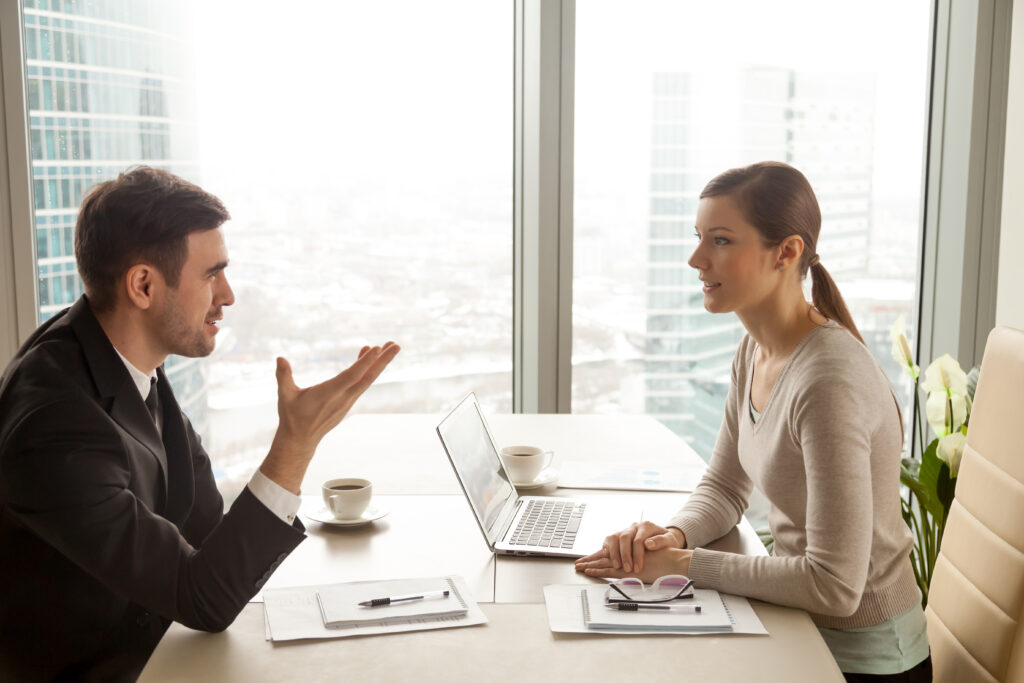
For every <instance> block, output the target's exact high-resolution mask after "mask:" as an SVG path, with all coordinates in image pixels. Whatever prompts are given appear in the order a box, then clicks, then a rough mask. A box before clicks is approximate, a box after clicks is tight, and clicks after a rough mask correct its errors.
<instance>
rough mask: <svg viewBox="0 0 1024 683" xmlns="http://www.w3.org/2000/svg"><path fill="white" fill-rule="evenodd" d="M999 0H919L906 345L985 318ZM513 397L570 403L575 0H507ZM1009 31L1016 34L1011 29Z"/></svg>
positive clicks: (18, 131)
mask: <svg viewBox="0 0 1024 683" xmlns="http://www.w3.org/2000/svg"><path fill="white" fill-rule="evenodd" d="M1011 10H1012V1H1011V0H993V1H991V2H979V3H954V2H953V1H952V0H935V3H934V5H933V20H932V28H933V41H932V82H931V88H930V94H929V106H928V111H927V113H923V115H926V116H927V117H928V134H927V135H928V138H927V144H926V164H925V167H926V169H925V173H924V177H923V178H922V183H923V185H924V193H923V200H922V202H923V205H922V216H923V218H922V220H923V223H924V227H923V232H922V234H923V237H922V242H921V245H920V257H921V263H922V267H921V280H920V283H919V291H920V312H919V321H918V322H919V325H918V327H917V329H918V330H919V332H918V335H917V337H918V340H917V343H918V357H919V358H920V359H923V360H924V361H925V362H927V361H928V360H930V359H931V358H933V357H934V356H936V355H938V354H941V353H945V352H949V353H951V354H952V355H953V356H954V357H957V358H958V359H959V360H960V362H961V364H962V365H965V366H967V367H969V366H972V365H975V364H977V363H980V361H981V355H982V352H983V350H984V341H985V338H986V336H987V334H988V332H989V330H991V329H992V327H994V325H995V312H996V294H997V291H996V288H997V284H998V263H999V232H1000V219H1001V208H1002V180H1003V155H1004V144H1005V135H1006V101H1007V89H1008V70H1009V56H1010V32H1011V27H1012V22H1011V21H1010V20H1009V19H1010V14H1011ZM514 14H515V16H514V21H515V39H514V50H515V56H514V64H515V77H514V83H515V86H514V87H515V96H514V107H515V116H514V132H513V145H514V148H515V149H514V155H513V156H514V163H513V169H512V171H513V175H514V181H513V202H514V207H513V252H514V253H513V290H514V292H513V308H514V310H513V407H514V408H513V409H514V411H515V412H528V413H533V412H559V413H568V412H571V410H572V406H571V393H572V391H571V383H572V354H571V352H572V248H573V116H574V70H575V55H574V45H575V0H515V4H514ZM23 27H24V19H23V11H22V3H21V2H20V0H19V2H15V3H0V162H2V163H0V323H2V325H3V328H2V331H0V364H3V365H6V363H7V362H8V361H9V360H10V358H11V357H12V356H13V355H14V353H15V352H16V350H17V348H18V346H19V345H20V344H21V343H22V342H23V341H24V340H25V339H26V338H27V337H28V336H29V335H30V334H31V333H32V331H33V330H34V329H35V328H36V326H37V325H38V319H39V315H38V311H37V304H36V301H37V286H38V285H37V282H38V276H37V272H36V253H35V239H34V232H33V209H32V207H33V196H32V183H31V179H32V169H31V154H30V140H29V125H28V123H29V117H28V107H27V91H26V82H27V79H26V76H25V72H26V67H25V49H26V46H25V44H24V37H23ZM1022 38H1024V37H1022Z"/></svg>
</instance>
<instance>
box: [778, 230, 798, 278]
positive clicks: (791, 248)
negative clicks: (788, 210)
mask: <svg viewBox="0 0 1024 683" xmlns="http://www.w3.org/2000/svg"><path fill="white" fill-rule="evenodd" d="M803 253H804V240H803V238H802V237H800V236H799V235H790V236H789V237H787V238H786V239H784V240H782V244H780V245H779V257H778V258H779V262H778V265H780V266H782V267H784V268H785V269H786V270H789V269H790V268H792V267H794V266H796V265H799V263H800V257H801V256H803Z"/></svg>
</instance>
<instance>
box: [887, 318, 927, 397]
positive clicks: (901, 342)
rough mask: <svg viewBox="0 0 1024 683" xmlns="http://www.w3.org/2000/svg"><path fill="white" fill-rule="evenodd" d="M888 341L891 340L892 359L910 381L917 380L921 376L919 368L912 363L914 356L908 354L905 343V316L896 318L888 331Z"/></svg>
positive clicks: (906, 342)
mask: <svg viewBox="0 0 1024 683" xmlns="http://www.w3.org/2000/svg"><path fill="white" fill-rule="evenodd" d="M889 339H891V340H892V357H893V358H895V359H896V362H897V363H899V364H900V367H901V368H903V372H904V374H906V376H907V377H909V378H910V379H912V380H915V381H916V380H917V378H918V377H919V376H920V375H921V368H919V367H918V366H917V364H915V363H914V356H913V355H911V353H910V342H908V341H907V320H906V317H905V316H902V315H901V316H900V317H898V318H896V322H894V323H893V324H892V327H891V328H890V329H889Z"/></svg>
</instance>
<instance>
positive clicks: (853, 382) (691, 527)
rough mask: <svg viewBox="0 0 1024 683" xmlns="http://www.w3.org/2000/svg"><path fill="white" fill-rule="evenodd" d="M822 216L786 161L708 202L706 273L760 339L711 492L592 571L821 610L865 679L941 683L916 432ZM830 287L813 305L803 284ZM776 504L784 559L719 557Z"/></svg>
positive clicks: (622, 540)
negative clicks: (847, 292) (923, 581)
mask: <svg viewBox="0 0 1024 683" xmlns="http://www.w3.org/2000/svg"><path fill="white" fill-rule="evenodd" d="M820 228H821V212H820V210H819V208H818V203H817V199H816V198H815V196H814V191H813V190H812V189H811V186H810V184H809V183H808V182H807V179H806V178H804V176H803V175H802V174H801V173H800V172H799V171H797V170H796V169H794V168H792V167H791V166H788V165H786V164H782V163H776V162H763V163H759V164H754V165H752V166H747V167H745V168H738V169H732V170H730V171H726V172H725V173H722V174H721V175H719V176H718V177H716V178H715V179H713V180H712V181H711V182H710V183H708V185H707V187H705V188H704V191H703V192H702V193H701V199H700V204H699V206H698V209H697V221H696V232H697V238H698V240H699V242H698V245H697V248H696V249H695V251H694V252H693V255H692V256H691V257H690V260H689V264H690V265H691V266H692V267H693V268H695V269H697V271H698V272H699V274H700V279H701V281H702V282H703V283H704V287H703V291H704V307H705V308H706V309H707V310H708V311H710V312H711V313H735V314H736V316H737V317H738V318H739V319H740V321H741V322H742V323H743V325H744V327H745V328H746V330H747V333H748V334H747V336H746V337H745V338H744V340H743V341H742V342H741V343H740V346H739V349H738V350H737V352H736V357H735V359H734V360H733V368H732V384H731V387H730V390H729V396H728V398H727V399H726V406H725V418H724V420H723V422H722V427H721V431H720V432H719V436H718V441H717V443H716V444H715V449H714V453H713V454H712V457H711V461H710V463H709V465H708V470H707V472H706V474H705V476H704V478H703V479H702V480H701V483H700V485H699V486H698V487H697V490H696V491H695V492H694V493H693V495H692V496H690V498H689V499H688V500H687V502H686V505H685V506H684V507H683V508H682V510H680V511H679V512H678V513H677V514H676V515H675V516H674V517H673V518H672V519H671V520H670V521H669V522H668V524H667V526H665V527H661V526H658V525H656V524H653V523H651V522H641V523H638V524H633V525H631V526H630V527H629V528H628V529H625V530H623V531H620V532H618V533H615V534H612V535H611V536H609V537H608V538H607V539H606V540H605V543H604V545H603V547H602V548H601V549H600V550H598V551H597V552H595V553H593V554H592V555H589V556H587V557H583V558H581V559H579V560H578V561H577V563H576V567H577V570H578V571H581V572H585V573H586V574H587V575H589V576H597V577H623V576H639V577H640V578H642V579H644V580H645V581H651V580H653V579H654V578H656V577H658V576H662V575H665V574H685V575H687V576H689V577H690V578H692V579H693V580H694V583H695V585H696V586H698V587H703V588H714V589H716V590H719V591H722V592H726V593H733V594H738V595H746V596H749V597H753V598H758V599H761V600H766V601H770V602H774V603H778V604H782V605H789V606H793V607H799V608H802V609H805V610H807V611H808V612H810V614H811V617H812V619H813V620H814V621H815V623H816V624H817V625H818V627H819V629H820V631H821V633H822V636H823V637H824V638H825V642H826V643H827V644H828V646H829V648H830V650H831V651H832V653H833V655H834V656H835V657H836V661H837V662H838V663H839V666H840V669H841V670H842V671H843V672H844V675H846V677H847V680H849V681H876V680H886V681H889V680H892V681H925V680H931V663H930V660H929V659H928V642H927V636H926V633H925V621H924V614H923V612H922V610H921V603H920V600H921V595H920V593H919V591H918V589H917V585H916V582H915V580H914V574H913V569H912V567H911V564H910V557H909V553H910V547H911V545H912V538H911V535H910V531H909V529H907V527H906V525H905V524H904V522H903V519H902V516H901V514H900V499H899V467H900V452H901V450H902V445H903V434H902V426H901V420H900V416H899V409H898V407H897V405H896V402H895V398H894V397H893V395H892V391H891V389H890V387H889V383H888V381H887V380H886V378H885V376H884V375H883V373H882V371H881V370H880V369H879V367H878V365H877V363H875V361H874V359H873V358H872V356H871V354H870V352H869V351H868V349H867V348H866V347H865V346H864V343H863V339H861V337H860V333H859V332H858V331H857V327H856V326H855V325H854V323H853V320H852V319H851V317H850V314H849V312H848V311H847V309H846V305H845V303H844V302H843V298H842V296H841V295H840V293H839V290H838V289H837V288H836V285H835V283H834V282H833V281H832V278H831V277H830V276H829V274H828V272H827V271H826V270H825V267H824V266H823V265H822V264H821V263H820V261H819V259H818V255H817V254H816V253H815V247H816V245H817V241H818V232H819V230H820ZM808 271H809V272H810V274H811V276H812V280H813V289H812V298H813V304H811V303H808V302H807V301H806V300H805V299H804V295H803V290H802V284H801V283H802V281H803V279H804V278H805V277H806V275H807V273H808ZM755 484H756V485H757V486H758V488H760V489H761V490H762V491H763V492H764V493H765V495H766V496H767V498H768V500H769V501H770V502H771V510H770V512H769V517H768V521H769V525H770V527H771V530H772V534H773V536H774V539H775V546H774V551H773V554H772V555H771V556H770V557H751V556H746V555H737V554H733V553H723V552H717V551H712V550H707V549H705V548H703V547H702V546H704V545H705V544H707V543H709V542H711V541H713V540H715V539H717V538H719V537H721V536H722V535H724V534H726V533H727V532H728V531H729V530H730V529H732V527H734V526H735V525H736V524H737V523H738V522H739V521H740V519H741V517H742V514H743V511H744V510H745V509H746V506H747V501H748V498H749V496H750V493H751V490H752V488H753V486H754V485H755Z"/></svg>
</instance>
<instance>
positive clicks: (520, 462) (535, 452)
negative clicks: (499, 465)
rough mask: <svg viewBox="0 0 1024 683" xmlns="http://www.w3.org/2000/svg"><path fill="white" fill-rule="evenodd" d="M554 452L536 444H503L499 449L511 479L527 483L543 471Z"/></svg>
mask: <svg viewBox="0 0 1024 683" xmlns="http://www.w3.org/2000/svg"><path fill="white" fill-rule="evenodd" d="M554 456H555V454H554V453H553V452H552V451H546V450H544V449H543V448H537V447H536V446H505V447H504V448H502V449H501V460H502V462H504V463H505V469H507V470H508V474H509V476H510V477H512V481H514V482H519V483H522V484H525V483H529V482H531V481H533V480H534V479H536V478H537V475H538V474H540V473H541V472H543V471H544V468H546V467H547V466H548V465H550V464H551V460H552V459H553V458H554Z"/></svg>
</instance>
